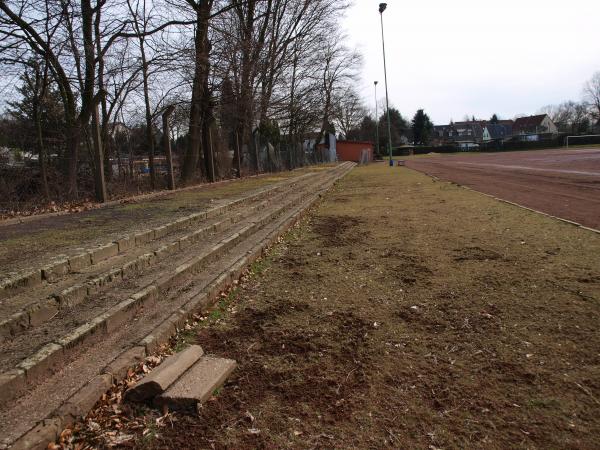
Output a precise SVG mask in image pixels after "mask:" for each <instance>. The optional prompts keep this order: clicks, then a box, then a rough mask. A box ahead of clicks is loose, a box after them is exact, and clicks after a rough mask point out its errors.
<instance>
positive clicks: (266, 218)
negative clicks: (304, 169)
mask: <svg viewBox="0 0 600 450" xmlns="http://www.w3.org/2000/svg"><path fill="white" fill-rule="evenodd" d="M332 172H333V173H332V174H330V177H335V176H336V172H335V171H332ZM330 177H325V178H324V180H318V182H317V183H314V184H313V185H312V186H311V187H312V188H313V189H317V190H318V189H320V188H321V185H322V184H323V183H325V184H328V183H329V182H330ZM304 196H305V194H303V193H300V194H297V195H296V196H294V197H292V199H291V200H290V199H288V200H287V202H286V203H284V204H283V205H278V206H276V207H275V208H274V211H273V210H271V211H269V210H268V211H267V212H266V213H263V214H262V215H259V217H258V220H256V221H254V222H252V225H251V226H250V225H249V226H246V227H244V228H246V229H247V231H246V232H244V233H243V235H242V232H241V230H240V231H239V232H238V233H234V235H232V236H231V237H230V238H225V239H223V240H222V241H221V242H222V243H223V245H221V246H220V247H219V246H216V247H214V246H213V247H210V248H209V249H208V250H209V254H210V253H211V252H212V251H213V249H215V251H218V252H219V253H220V252H221V251H220V250H216V249H217V247H219V248H223V250H224V251H225V252H227V251H228V250H229V247H233V246H235V245H237V243H238V242H241V241H242V239H243V238H246V237H247V236H249V235H250V234H252V233H255V232H256V231H257V230H259V229H260V228H262V227H263V226H264V225H265V224H266V223H268V222H270V221H273V219H274V218H275V217H276V216H278V215H279V214H281V213H282V212H284V211H285V210H287V209H288V208H290V207H293V206H294V205H295V204H297V203H298V202H302V200H303V197H304ZM233 238H235V239H233ZM226 244H227V245H226ZM204 253H205V252H201V255H200V256H194V255H192V254H190V256H191V257H192V260H194V264H187V266H190V267H189V270H187V272H189V274H188V273H187V272H186V274H185V275H186V276H185V278H186V279H187V278H189V277H191V276H193V273H197V272H198V270H200V269H201V267H199V266H200V265H202V266H203V265H204V264H199V263H200V262H201V261H202V260H204V259H207V257H208V256H209V254H206V255H204ZM203 255H204V256H203ZM216 256H218V254H217V255H216ZM196 260H198V261H196ZM184 265H185V264H184ZM168 267H173V265H172V264H170V265H168V266H167V267H166V269H167V270H168ZM192 269H193V270H192ZM158 270H164V268H163V269H161V268H158ZM192 272H193V273H192ZM152 277H155V276H152ZM175 278H177V283H179V284H181V283H183V282H185V279H182V278H178V277H175ZM175 278H174V279H175ZM152 279H155V278H152ZM150 283H151V284H152V283H155V284H156V283H157V282H156V281H150ZM166 284H167V283H166V281H160V282H159V283H158V285H166ZM148 287H152V286H147V287H146V288H144V289H142V291H140V292H139V295H137V294H135V295H132V296H131V300H125V301H124V302H121V304H119V305H116V306H115V307H114V308H109V309H108V310H106V309H104V311H105V312H101V311H98V312H97V313H96V314H98V313H100V315H94V316H90V317H89V319H88V320H91V321H90V322H86V323H84V324H83V325H81V326H79V327H78V328H76V329H75V330H74V331H73V332H72V333H70V334H67V337H65V338H60V336H58V337H54V338H52V337H51V336H50V335H48V336H47V338H45V341H46V342H48V344H47V345H46V346H44V347H42V349H41V350H40V351H38V352H37V353H35V354H33V355H31V356H30V357H28V358H26V359H25V360H24V361H23V362H22V363H21V364H19V367H17V369H19V368H21V370H22V371H24V372H25V373H15V374H14V376H13V377H12V378H11V379H7V380H4V381H3V384H5V385H6V384H9V383H12V384H14V383H15V382H17V381H18V380H19V379H22V378H23V377H25V378H26V379H27V384H30V383H34V382H35V380H38V379H40V378H42V375H43V373H44V372H45V371H47V370H49V369H50V366H52V365H53V364H51V362H52V361H54V362H55V363H59V362H60V360H62V358H60V357H59V356H60V355H61V354H62V353H64V354H65V355H67V354H68V353H71V352H72V351H73V350H74V349H75V348H76V347H80V346H81V345H83V344H84V342H85V341H88V340H89V339H90V338H93V337H94V336H95V335H96V334H97V333H100V334H106V333H107V332H113V331H114V329H115V328H116V326H117V325H115V324H119V325H120V324H121V323H122V322H123V319H124V318H127V317H129V316H130V315H131V314H135V312H136V310H137V309H138V308H139V307H138V306H135V305H138V304H139V305H140V306H141V305H143V306H144V307H148V308H152V307H153V306H152V305H153V304H154V303H156V301H157V298H158V297H159V295H158V294H159V292H158V291H161V292H160V293H161V294H162V295H164V294H166V292H163V289H164V288H161V289H159V290H158V291H157V289H156V287H154V290H153V291H152V292H146V291H147V288H148ZM134 297H135V298H134ZM96 310H97V309H96ZM117 316H118V317H119V318H117ZM64 320H67V321H69V320H70V319H69V318H68V317H67V316H65V318H64ZM64 320H63V321H64ZM54 325H58V324H54V323H53V324H52V326H51V327H50V328H49V329H48V330H47V331H46V333H50V334H51V335H56V332H57V331H60V330H62V327H56V326H54ZM65 325H66V323H65ZM46 328H48V327H46ZM62 332H64V330H63V331H62ZM40 333H42V334H41V335H40V336H42V335H44V336H45V335H46V334H44V333H43V330H40ZM38 334H39V333H38ZM25 338H26V335H24V336H22V339H21V341H22V343H21V344H19V345H21V346H22V347H23V350H18V352H21V353H23V351H24V350H25V348H24V346H25V345H26V343H27V342H29V341H28V340H27V341H24V340H23V339H25ZM59 338H60V339H59ZM57 339H58V340H57ZM62 341H65V342H64V343H63V344H61V342H62ZM67 341H68V342H67ZM56 343H58V344H60V345H57V344H56ZM28 346H29V345H27V347H28ZM48 346H50V347H52V348H48ZM40 352H41V353H40ZM9 355H13V356H9ZM6 356H9V358H13V359H14V358H15V357H17V353H15V352H12V353H7V354H6ZM24 364H25V365H26V366H27V367H25V366H23V365H24ZM21 366H23V367H21ZM46 366H48V367H47V368H46V369H44V368H45V367H46ZM38 369H39V370H38ZM11 392H13V395H14V394H15V393H16V391H15V390H12V391H11Z"/></svg>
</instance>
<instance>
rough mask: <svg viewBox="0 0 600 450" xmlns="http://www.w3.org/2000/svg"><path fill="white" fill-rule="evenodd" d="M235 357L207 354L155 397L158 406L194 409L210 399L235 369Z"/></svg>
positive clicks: (173, 408)
mask: <svg viewBox="0 0 600 450" xmlns="http://www.w3.org/2000/svg"><path fill="white" fill-rule="evenodd" d="M235 366H236V362H235V361H234V360H233V359H225V358H213V357H208V356H205V357H203V358H200V360H199V361H198V362H197V363H196V364H194V365H193V366H192V367H190V368H189V369H188V370H187V372H185V373H184V374H183V375H182V376H181V378H179V379H178V380H177V381H175V383H173V384H172V385H171V386H170V387H169V388H168V389H167V390H166V391H165V392H164V393H162V394H160V395H159V396H157V397H156V398H155V399H154V404H155V405H156V406H168V407H169V409H172V410H178V409H192V410H195V409H196V408H197V407H198V405H199V404H202V403H204V402H205V401H206V400H208V399H209V398H210V397H211V396H212V395H213V394H214V393H215V391H216V390H217V389H218V388H220V387H221V386H222V385H223V383H225V380H227V377H228V376H229V375H230V374H231V372H233V370H234V369H235Z"/></svg>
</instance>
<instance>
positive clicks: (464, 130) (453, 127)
mask: <svg viewBox="0 0 600 450" xmlns="http://www.w3.org/2000/svg"><path fill="white" fill-rule="evenodd" d="M432 141H433V143H434V145H448V144H456V145H457V146H458V147H459V148H461V149H463V150H469V149H471V148H476V147H478V146H479V144H480V143H481V142H482V141H483V128H482V126H481V124H480V123H479V122H477V121H475V122H455V123H450V124H449V125H437V126H434V127H433V139H432Z"/></svg>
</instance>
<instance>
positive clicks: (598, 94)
mask: <svg viewBox="0 0 600 450" xmlns="http://www.w3.org/2000/svg"><path fill="white" fill-rule="evenodd" d="M583 96H584V99H585V100H586V101H587V102H588V103H589V104H590V107H591V109H592V117H593V118H594V119H595V120H597V121H600V72H596V73H594V75H592V78H590V79H589V80H588V81H587V82H586V83H585V85H584V87H583Z"/></svg>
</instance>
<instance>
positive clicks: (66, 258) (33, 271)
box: [0, 173, 316, 299]
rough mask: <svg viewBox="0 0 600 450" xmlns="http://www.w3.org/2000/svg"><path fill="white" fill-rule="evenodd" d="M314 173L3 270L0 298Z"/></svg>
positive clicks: (271, 193)
mask: <svg viewBox="0 0 600 450" xmlns="http://www.w3.org/2000/svg"><path fill="white" fill-rule="evenodd" d="M315 176H316V174H314V173H308V174H304V175H301V176H299V177H295V178H292V179H291V180H285V181H282V182H280V183H277V184H275V185H274V186H269V187H267V188H262V189H258V190H256V191H254V192H252V193H250V194H247V195H245V196H242V197H240V198H237V199H233V200H229V201H225V202H221V203H220V204H218V205H216V206H214V207H212V208H209V209H204V210H200V211H198V212H195V213H192V214H190V215H188V216H183V217H179V218H178V219H177V220H173V221H170V222H167V223H165V224H162V225H160V226H156V227H154V228H149V229H144V230H136V231H132V232H131V233H130V234H128V235H125V236H121V237H119V238H118V239H113V240H110V241H108V242H104V243H102V244H99V245H95V246H92V247H89V248H85V249H75V250H71V251H68V252H67V251H65V253H67V254H61V255H53V256H52V257H51V258H50V259H49V260H48V261H45V262H44V263H43V264H42V266H41V267H39V266H38V267H31V268H28V269H21V270H19V272H18V273H14V274H12V275H10V274H9V275H8V276H7V275H6V274H5V275H3V276H2V277H0V299H6V298H10V297H12V296H14V295H18V294H19V293H20V292H24V291H28V290H31V289H33V288H36V287H38V286H40V285H44V284H46V283H48V282H50V283H53V282H56V281H58V280H60V279H62V278H63V277H65V276H68V275H69V274H70V273H73V272H77V271H79V270H81V269H84V268H86V267H89V266H90V265H91V266H93V265H95V264H98V263H99V262H102V261H104V260H107V259H110V258H112V257H114V256H116V255H119V254H122V253H126V252H128V251H130V250H131V249H133V248H135V247H139V246H143V245H144V244H146V243H148V242H151V241H153V240H155V239H160V238H161V237H163V236H166V235H169V234H171V233H173V232H174V231H177V230H181V229H182V228H186V227H188V226H190V225H194V224H197V223H201V222H202V221H203V220H206V219H209V218H211V217H215V216H218V215H221V214H223V213H224V212H226V211H228V210H231V209H234V208H239V207H241V206H243V205H244V204H246V203H248V202H256V201H259V200H261V199H264V198H267V197H268V196H270V195H273V194H274V193H277V192H280V191H281V190H283V189H286V188H289V187H290V186H291V185H293V184H295V183H297V182H303V181H306V180H308V179H310V178H312V177H315Z"/></svg>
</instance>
